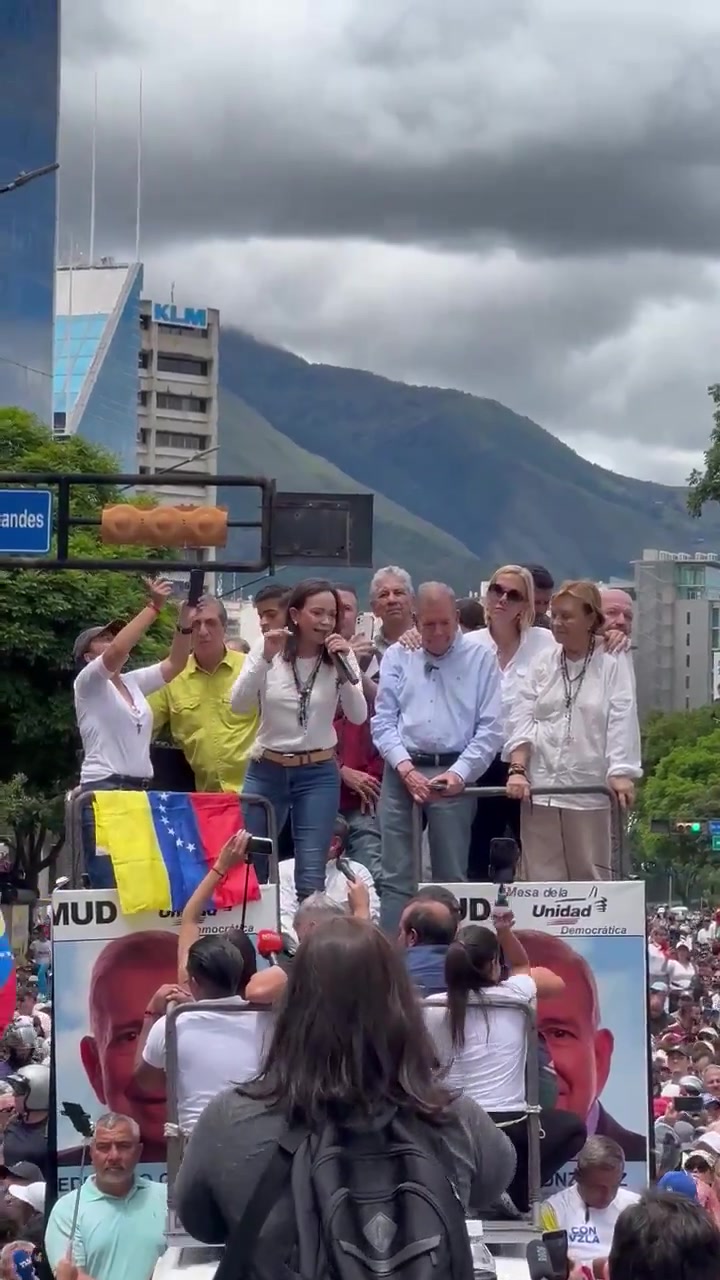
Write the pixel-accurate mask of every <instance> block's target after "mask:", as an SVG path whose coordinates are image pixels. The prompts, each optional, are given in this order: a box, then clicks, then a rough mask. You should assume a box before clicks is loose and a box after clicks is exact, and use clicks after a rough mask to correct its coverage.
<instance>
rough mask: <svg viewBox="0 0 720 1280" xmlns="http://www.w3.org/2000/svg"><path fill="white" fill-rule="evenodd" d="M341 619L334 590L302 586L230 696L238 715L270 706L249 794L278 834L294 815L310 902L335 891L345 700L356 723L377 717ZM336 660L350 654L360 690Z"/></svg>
mask: <svg viewBox="0 0 720 1280" xmlns="http://www.w3.org/2000/svg"><path fill="white" fill-rule="evenodd" d="M340 614H341V606H340V601H339V599H338V596H337V593H336V592H335V590H334V588H333V586H332V584H331V583H329V582H325V581H324V580H321V579H310V580H307V581H305V582H301V583H299V584H298V585H297V586H296V587H295V588H294V589H293V591H292V592H291V594H290V597H289V599H288V605H287V619H288V621H287V627H286V628H283V629H282V630H276V631H269V632H267V633H266V634H265V635H264V636H263V638H262V639H261V640H259V641H258V642H257V644H255V645H254V646H253V648H252V649H251V650H250V653H249V655H248V657H247V658H246V660H245V663H244V666H243V668H242V671H241V672H240V675H239V676H238V678H237V680H236V681H235V684H234V685H233V688H232V692H231V694H230V706H231V707H232V709H233V711H235V712H240V713H242V712H247V711H250V710H252V708H253V707H256V706H257V705H258V701H259V703H260V728H259V730H258V734H257V738H256V740H255V747H254V751H253V756H254V758H253V759H252V760H251V762H250V764H249V766H248V770H247V773H246V775H245V784H244V787H243V791H244V792H247V794H248V795H256V796H263V797H264V798H265V799H267V800H268V801H269V802H270V804H271V805H272V807H273V809H274V811H275V820H276V823H277V829H278V831H282V828H283V826H284V825H285V822H286V820H287V817H288V814H289V815H290V819H291V823H292V834H293V843H294V846H295V887H296V890H297V896H298V899H299V900H300V901H302V899H303V898H307V897H309V895H310V894H311V893H316V892H323V891H324V889H325V865H326V862H327V859H328V855H329V850H330V845H331V843H332V838H333V831H334V826H335V819H336V817H337V812H338V807H339V801H340V772H339V769H338V764H337V760H336V757H335V747H336V744H337V735H336V733H335V729H334V727H333V721H334V719H335V717H336V715H337V706H338V701H339V702H340V706H341V708H342V711H343V713H344V714H345V715H346V716H347V718H348V720H350V721H351V722H352V723H353V724H362V723H363V721H364V720H365V719H366V718H367V705H366V702H365V696H364V694H363V691H362V684H361V683H360V669H359V667H358V665H357V661H356V659H355V656H354V654H353V652H352V649H351V647H350V644H349V642H348V641H347V640H344V639H343V638H342V636H340V635H338V633H337V626H338V622H339V618H340ZM334 654H342V657H343V658H344V659H345V661H346V663H347V664H348V667H349V668H350V670H351V671H352V672H353V673H354V675H356V676H357V680H358V683H357V684H352V683H351V682H350V681H349V680H347V679H346V678H345V677H344V676H343V675H342V674H341V673H340V672H339V671H338V669H337V667H336V665H335V663H334V662H333V655H334ZM245 820H246V823H247V826H248V828H249V829H250V830H253V826H254V825H257V823H258V813H257V809H255V810H254V811H253V809H252V807H250V809H249V812H248V813H246V815H245ZM257 834H260V832H257Z"/></svg>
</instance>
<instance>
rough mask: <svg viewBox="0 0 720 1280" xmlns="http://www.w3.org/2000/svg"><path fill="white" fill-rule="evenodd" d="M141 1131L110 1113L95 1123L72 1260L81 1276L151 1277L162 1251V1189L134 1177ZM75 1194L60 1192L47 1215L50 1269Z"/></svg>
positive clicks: (111, 1279)
mask: <svg viewBox="0 0 720 1280" xmlns="http://www.w3.org/2000/svg"><path fill="white" fill-rule="evenodd" d="M141 1154H142V1145H141V1142H140V1130H139V1128H138V1126H137V1124H136V1123H135V1121H134V1120H131V1119H130V1117H129V1116H121V1115H116V1114H114V1113H109V1114H108V1115H104V1116H101V1118H100V1119H99V1120H98V1122H97V1124H96V1125H95V1133H94V1135H93V1140H92V1144H91V1147H90V1156H91V1159H92V1164H93V1169H94V1171H95V1172H94V1174H93V1176H92V1177H90V1178H88V1179H87V1181H86V1182H85V1183H83V1187H82V1190H81V1192H80V1206H79V1211H78V1219H77V1226H76V1229H75V1235H74V1237H73V1239H72V1258H73V1262H74V1263H75V1265H76V1267H77V1268H78V1270H79V1273H80V1277H81V1280H86V1278H87V1277H90V1276H91V1277H92V1280H150V1277H151V1276H152V1273H153V1271H154V1270H155V1264H156V1262H157V1260H158V1258H160V1257H161V1256H162V1254H163V1253H164V1252H165V1228H166V1225H167V1189H166V1187H165V1186H163V1185H162V1184H161V1183H159V1182H150V1181H149V1180H148V1179H147V1178H140V1177H138V1176H137V1174H136V1172H135V1169H136V1166H137V1163H138V1161H139V1159H140V1156H141ZM76 1195H77V1192H75V1191H70V1192H68V1194H67V1195H65V1196H61V1197H60V1199H59V1200H58V1201H57V1203H56V1204H55V1206H54V1208H53V1210H52V1213H51V1214H50V1217H49V1219H48V1224H47V1228H46V1231H45V1252H46V1255H47V1259H48V1262H49V1264H50V1266H51V1268H52V1271H53V1273H55V1272H56V1271H57V1267H58V1263H59V1262H60V1261H61V1260H62V1259H63V1258H66V1257H67V1252H68V1244H69V1242H70V1238H71V1234H72V1221H73V1213H74V1209H75V1198H76Z"/></svg>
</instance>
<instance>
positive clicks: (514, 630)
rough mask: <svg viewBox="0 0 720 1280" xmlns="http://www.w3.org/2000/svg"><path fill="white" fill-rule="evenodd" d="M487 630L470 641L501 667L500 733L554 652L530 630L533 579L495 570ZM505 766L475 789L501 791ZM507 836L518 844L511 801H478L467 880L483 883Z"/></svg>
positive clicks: (518, 570) (493, 768)
mask: <svg viewBox="0 0 720 1280" xmlns="http://www.w3.org/2000/svg"><path fill="white" fill-rule="evenodd" d="M484 603H485V621H486V624H487V625H486V627H485V628H484V629H482V630H479V631H473V632H472V639H473V640H475V641H477V643H478V644H482V645H485V647H486V648H488V649H491V650H492V651H493V652H494V654H495V656H496V658H497V663H498V666H499V668H500V679H501V685H502V704H503V719H504V723H505V732H506V733H507V725H508V720H509V715H510V709H511V707H512V704H513V701H514V698H515V691H516V688H517V685H518V682H519V681H522V680H523V679H524V678H525V675H526V674H527V671H528V668H529V666H530V663H531V662H532V660H533V658H534V657H536V655H537V654H539V653H542V652H544V651H545V650H546V649H548V648H550V649H554V648H555V647H556V643H555V640H554V639H553V637H552V635H551V633H550V632H549V631H546V630H545V629H544V628H542V627H535V626H533V623H534V621H535V587H534V584H533V579H532V574H531V573H530V572H529V570H528V569H523V568H522V567H521V566H520V565H517V564H506V565H503V566H502V568H501V569H496V570H495V573H494V574H493V575H492V578H491V579H490V582H489V584H488V588H487V592H486V595H485V602H484ZM507 780H508V766H507V763H506V762H505V761H504V760H503V759H502V756H501V755H499V756H497V757H496V758H495V760H493V762H492V764H491V765H490V768H489V769H488V770H487V771H486V772H485V773H484V774H483V776H482V777H481V778H478V780H477V783H476V784H475V785H476V786H478V787H504V786H505V784H506V783H507ZM505 835H512V836H514V838H515V839H516V840H517V841H518V843H519V842H520V804H519V802H518V801H517V800H515V799H512V798H511V797H510V796H498V797H492V798H489V799H481V800H480V803H479V804H478V807H477V813H476V815H475V820H474V822H473V827H472V833H471V836H470V850H469V854H468V880H471V881H473V880H475V881H483V880H486V879H487V877H488V874H489V862H490V843H491V841H492V840H493V839H495V838H496V837H501V836H505Z"/></svg>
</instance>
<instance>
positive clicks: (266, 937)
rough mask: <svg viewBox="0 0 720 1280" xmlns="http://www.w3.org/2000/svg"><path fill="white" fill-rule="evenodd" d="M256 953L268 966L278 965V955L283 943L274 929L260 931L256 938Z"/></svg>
mask: <svg viewBox="0 0 720 1280" xmlns="http://www.w3.org/2000/svg"><path fill="white" fill-rule="evenodd" d="M257 949H258V953H259V954H260V955H261V956H262V958H263V960H267V961H268V962H269V963H270V964H277V963H278V954H279V952H281V951H282V949H283V941H282V938H281V937H280V934H279V933H276V932H275V930H274V929H261V930H260V932H259V933H258V936H257Z"/></svg>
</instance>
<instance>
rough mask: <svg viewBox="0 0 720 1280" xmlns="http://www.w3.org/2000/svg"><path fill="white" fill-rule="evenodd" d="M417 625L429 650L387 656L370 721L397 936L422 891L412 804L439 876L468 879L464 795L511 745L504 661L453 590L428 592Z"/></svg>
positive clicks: (431, 586)
mask: <svg viewBox="0 0 720 1280" xmlns="http://www.w3.org/2000/svg"><path fill="white" fill-rule="evenodd" d="M417 626H418V630H419V632H420V636H421V638H422V648H421V649H417V650H411V649H409V648H405V647H403V645H401V644H394V645H391V646H390V648H389V649H388V650H387V653H386V654H385V657H384V658H383V663H382V667H381V670H380V688H379V690H378V696H377V701H376V703H375V715H374V716H373V719H372V725H371V729H372V736H373V741H374V742H375V746H376V747H377V749H378V751H379V752H380V755H381V756H382V757H383V758H384V760H385V765H386V767H385V771H384V774H383V783H382V791H381V795H380V805H379V817H380V830H381V834H382V881H381V885H382V888H381V901H380V920H381V924H382V926H383V928H384V929H385V930H386V931H387V932H389V933H391V934H395V933H396V931H397V927H398V922H399V920H400V915H401V913H402V909H403V907H404V905H405V903H406V902H407V901H408V899H409V898H411V897H412V895H413V893H414V891H415V889H416V887H417V877H418V867H417V865H415V859H416V858H417V855H418V852H419V851H417V850H414V848H413V821H412V812H413V804H419V805H422V806H423V808H424V809H425V811H426V813H427V823H428V834H429V843H430V860H431V864H432V874H433V879H434V880H440V881H444V882H445V883H448V884H457V883H458V882H460V881H462V880H464V879H465V878H466V875H467V860H468V845H469V841H470V829H471V827H472V821H473V817H474V814H475V807H476V803H477V802H476V800H475V797H474V796H468V795H465V794H463V793H464V791H465V788H466V786H471V785H472V784H473V783H474V782H475V781H476V780H477V779H478V778H479V777H480V776H481V775H482V774H483V773H484V772H485V770H486V769H487V767H488V765H489V764H490V762H491V761H492V760H494V758H495V756H496V755H497V753H498V751H499V750H500V749H501V747H502V744H503V729H502V709H501V698H500V673H499V669H498V665H497V660H496V658H495V655H494V653H492V652H491V651H490V650H489V649H487V648H485V646H484V645H479V644H477V643H476V642H475V641H473V639H472V637H471V636H466V635H464V634H463V633H462V632H461V631H460V628H459V624H458V613H457V607H456V602H455V596H454V594H453V592H452V591H451V589H450V587H446V586H444V585H443V584H442V583H438V582H427V583H425V584H424V585H423V586H421V587H420V589H419V591H418V596H417Z"/></svg>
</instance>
